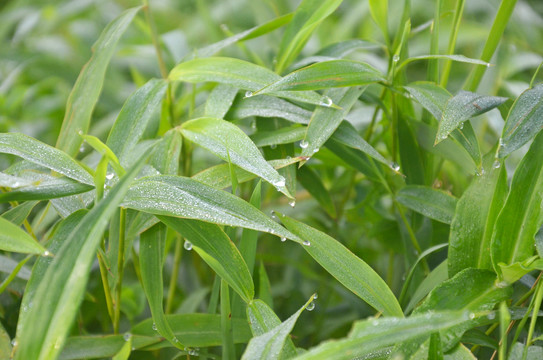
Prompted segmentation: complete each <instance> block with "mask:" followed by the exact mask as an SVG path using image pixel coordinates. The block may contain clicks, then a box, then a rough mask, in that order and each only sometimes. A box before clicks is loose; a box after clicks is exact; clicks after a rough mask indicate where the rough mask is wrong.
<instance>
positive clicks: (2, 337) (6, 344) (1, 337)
mask: <svg viewBox="0 0 543 360" xmlns="http://www.w3.org/2000/svg"><path fill="white" fill-rule="evenodd" d="M11 350H12V348H11V341H10V338H9V334H8V333H7V331H6V329H4V327H3V326H2V324H1V323H0V358H2V359H9V357H10V355H11Z"/></svg>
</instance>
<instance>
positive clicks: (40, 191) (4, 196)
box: [0, 177, 94, 203]
mask: <svg viewBox="0 0 543 360" xmlns="http://www.w3.org/2000/svg"><path fill="white" fill-rule="evenodd" d="M93 188H94V187H93V186H90V185H87V184H81V183H79V182H76V181H73V180H71V179H66V178H53V177H50V178H49V179H48V180H45V181H43V182H42V183H40V184H39V185H30V186H25V187H20V188H18V189H15V190H12V191H10V192H6V193H0V203H2V202H8V201H26V200H49V199H56V198H62V197H65V196H70V195H75V194H81V193H84V192H87V191H89V190H92V189H93Z"/></svg>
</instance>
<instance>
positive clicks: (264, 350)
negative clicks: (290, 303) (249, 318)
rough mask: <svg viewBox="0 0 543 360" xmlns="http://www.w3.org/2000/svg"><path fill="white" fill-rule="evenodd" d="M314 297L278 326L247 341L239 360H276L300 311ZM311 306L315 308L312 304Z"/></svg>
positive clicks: (311, 300) (312, 296)
mask: <svg viewBox="0 0 543 360" xmlns="http://www.w3.org/2000/svg"><path fill="white" fill-rule="evenodd" d="M314 296H315V295H311V298H310V299H309V300H308V301H307V302H306V303H305V305H304V306H302V307H301V308H300V310H298V311H296V312H295V313H294V314H292V315H291V316H290V317H289V318H288V319H287V320H285V321H284V322H282V323H281V324H280V325H277V326H275V327H274V328H272V329H270V330H269V331H267V332H265V333H264V334H262V335H258V336H255V337H253V338H252V339H251V341H249V344H247V348H246V349H245V352H244V353H243V356H242V357H241V359H242V360H243V359H245V360H248V359H269V360H274V359H278V358H279V357H280V355H281V350H282V349H283V346H284V345H285V342H286V340H287V337H288V335H289V334H290V332H291V331H292V328H294V325H295V324H296V321H297V320H298V317H299V316H300V314H301V313H302V311H304V310H305V309H306V308H308V307H309V306H310V304H312V303H313V301H315V300H314ZM311 306H313V307H315V305H314V304H312V305H311Z"/></svg>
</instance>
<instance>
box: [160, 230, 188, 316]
mask: <svg viewBox="0 0 543 360" xmlns="http://www.w3.org/2000/svg"><path fill="white" fill-rule="evenodd" d="M182 254H183V239H182V238H181V236H176V238H175V253H174V257H173V268H172V277H171V278H170V286H169V288H168V298H167V299H166V310H165V311H164V313H166V314H170V313H171V312H172V307H173V300H174V297H175V290H176V288H177V278H178V274H179V267H180V266H181V255H182Z"/></svg>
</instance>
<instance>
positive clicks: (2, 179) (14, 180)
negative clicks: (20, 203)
mask: <svg viewBox="0 0 543 360" xmlns="http://www.w3.org/2000/svg"><path fill="white" fill-rule="evenodd" d="M30 184H32V181H31V180H29V179H25V178H21V177H18V176H13V175H8V174H4V173H1V172H0V186H2V187H8V188H12V189H14V188H19V187H21V186H28V185H30Z"/></svg>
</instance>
